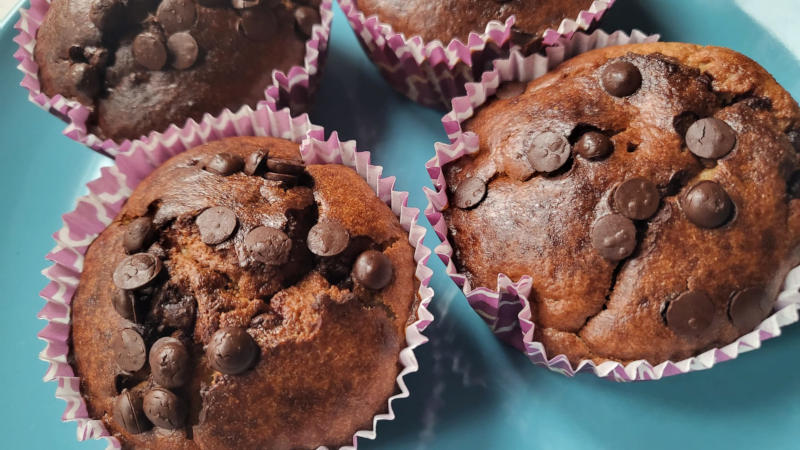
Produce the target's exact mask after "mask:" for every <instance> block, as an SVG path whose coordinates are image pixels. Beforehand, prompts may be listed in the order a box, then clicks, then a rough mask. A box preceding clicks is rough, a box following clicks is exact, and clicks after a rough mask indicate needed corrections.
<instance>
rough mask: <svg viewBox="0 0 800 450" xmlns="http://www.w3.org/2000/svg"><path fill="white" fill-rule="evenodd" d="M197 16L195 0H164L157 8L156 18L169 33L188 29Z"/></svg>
mask: <svg viewBox="0 0 800 450" xmlns="http://www.w3.org/2000/svg"><path fill="white" fill-rule="evenodd" d="M196 18H197V8H196V7H195V5H194V1H193V0H162V1H161V4H160V5H158V9H157V10H156V19H158V23H160V24H161V28H163V29H164V32H165V33H167V34H173V33H177V32H178V31H183V30H188V29H189V28H191V27H192V25H194V21H195V19H196Z"/></svg>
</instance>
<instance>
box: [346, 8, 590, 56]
mask: <svg viewBox="0 0 800 450" xmlns="http://www.w3.org/2000/svg"><path fill="white" fill-rule="evenodd" d="M355 2H356V3H357V4H358V8H359V9H360V10H361V11H362V12H363V13H364V15H365V16H367V17H369V16H371V15H377V16H378V17H379V18H380V20H381V21H383V22H386V23H388V24H390V25H391V26H392V28H393V29H394V31H396V32H398V33H403V34H405V35H406V36H408V37H411V36H416V35H419V36H422V38H423V39H424V40H425V41H432V40H434V39H438V40H439V41H441V42H442V43H444V44H445V45H447V44H448V43H449V42H450V41H451V40H452V39H459V40H460V41H461V42H467V38H468V37H469V34H470V32H475V33H483V32H484V30H485V29H486V24H488V23H489V21H491V20H499V21H500V22H505V21H506V19H508V18H509V16H511V15H516V22H515V25H514V27H513V28H512V36H511V40H512V41H513V42H514V43H516V44H518V45H520V46H522V47H523V48H525V49H526V50H527V51H535V50H536V49H537V47H538V46H539V44H540V43H541V40H542V34H543V33H544V32H545V30H547V29H548V28H553V29H556V28H558V26H559V24H560V23H561V21H562V20H564V19H573V20H574V19H575V18H576V17H578V14H579V13H580V12H581V11H582V10H585V9H588V8H589V6H590V5H591V4H592V1H591V0H560V1H553V0H356V1H355Z"/></svg>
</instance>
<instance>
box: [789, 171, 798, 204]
mask: <svg viewBox="0 0 800 450" xmlns="http://www.w3.org/2000/svg"><path fill="white" fill-rule="evenodd" d="M786 192H787V193H788V194H789V198H800V170H795V171H794V172H792V174H791V175H790V176H789V180H787V181H786Z"/></svg>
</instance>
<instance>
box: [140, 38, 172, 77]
mask: <svg viewBox="0 0 800 450" xmlns="http://www.w3.org/2000/svg"><path fill="white" fill-rule="evenodd" d="M132 49H133V59H134V60H135V61H136V62H137V63H139V64H140V65H142V66H144V67H146V68H147V69H150V70H160V69H161V68H162V67H164V64H166V63H167V49H166V47H164V41H162V40H161V37H159V36H157V35H156V34H154V33H151V32H144V33H141V34H139V35H138V36H136V38H135V39H134V40H133V47H132Z"/></svg>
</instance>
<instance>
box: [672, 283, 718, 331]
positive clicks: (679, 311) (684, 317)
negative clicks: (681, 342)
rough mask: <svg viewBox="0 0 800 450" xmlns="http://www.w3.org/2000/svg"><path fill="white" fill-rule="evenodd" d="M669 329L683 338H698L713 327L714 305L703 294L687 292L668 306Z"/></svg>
mask: <svg viewBox="0 0 800 450" xmlns="http://www.w3.org/2000/svg"><path fill="white" fill-rule="evenodd" d="M665 317H666V319H667V325H668V326H669V328H670V329H671V330H672V331H673V332H674V333H675V334H678V335H681V336H696V335H698V334H700V333H702V332H703V331H704V330H705V329H707V328H708V327H709V325H711V321H712V320H713V319H714V304H713V303H712V302H711V299H709V298H708V296H707V295H706V294H704V293H702V292H698V291H686V292H684V293H682V294H681V295H679V296H678V297H677V298H675V299H674V300H672V301H670V302H669V305H667V313H666V314H665Z"/></svg>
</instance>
